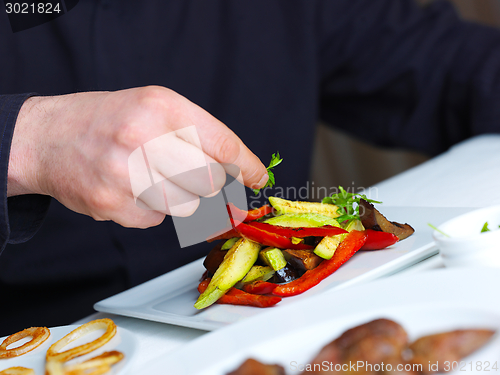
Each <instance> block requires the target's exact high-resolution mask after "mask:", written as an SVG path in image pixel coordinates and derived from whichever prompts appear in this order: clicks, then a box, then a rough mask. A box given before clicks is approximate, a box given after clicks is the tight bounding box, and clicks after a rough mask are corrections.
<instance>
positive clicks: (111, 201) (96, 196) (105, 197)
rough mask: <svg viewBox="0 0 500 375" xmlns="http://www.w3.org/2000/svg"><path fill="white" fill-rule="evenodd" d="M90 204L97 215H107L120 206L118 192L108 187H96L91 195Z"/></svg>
mask: <svg viewBox="0 0 500 375" xmlns="http://www.w3.org/2000/svg"><path fill="white" fill-rule="evenodd" d="M89 206H90V207H91V210H92V212H95V214H94V215H96V216H97V217H106V216H107V215H106V213H108V212H109V211H112V210H114V209H115V208H116V207H119V198H118V194H117V193H116V192H114V191H112V190H110V189H108V188H98V189H95V190H94V191H93V192H92V194H91V195H90V199H89ZM94 215H92V217H94Z"/></svg>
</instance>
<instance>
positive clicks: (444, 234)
mask: <svg viewBox="0 0 500 375" xmlns="http://www.w3.org/2000/svg"><path fill="white" fill-rule="evenodd" d="M427 225H428V226H430V227H431V228H432V229H434V230H435V231H436V232H439V233H441V234H442V235H443V236H445V237H448V238H450V236H449V235H447V234H446V233H445V232H443V231H442V230H441V229H439V228H438V227H436V226H434V225H432V224H431V223H427Z"/></svg>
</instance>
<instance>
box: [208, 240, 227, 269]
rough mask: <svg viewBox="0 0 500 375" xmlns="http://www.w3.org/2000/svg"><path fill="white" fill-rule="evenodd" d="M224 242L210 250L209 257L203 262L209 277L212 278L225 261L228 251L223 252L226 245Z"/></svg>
mask: <svg viewBox="0 0 500 375" xmlns="http://www.w3.org/2000/svg"><path fill="white" fill-rule="evenodd" d="M224 242H226V241H225V240H224V241H220V242H219V243H218V244H217V245H215V247H214V248H213V249H212V250H210V252H209V253H208V255H207V257H206V258H205V260H204V261H203V265H204V266H205V268H206V269H207V271H208V273H209V276H212V275H213V274H214V273H215V271H217V268H219V266H220V264H221V263H222V261H223V260H224V257H225V256H226V254H227V250H221V247H222V245H224Z"/></svg>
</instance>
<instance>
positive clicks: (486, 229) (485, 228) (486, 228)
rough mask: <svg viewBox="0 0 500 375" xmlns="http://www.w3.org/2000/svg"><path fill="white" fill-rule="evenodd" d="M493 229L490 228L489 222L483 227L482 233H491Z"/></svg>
mask: <svg viewBox="0 0 500 375" xmlns="http://www.w3.org/2000/svg"><path fill="white" fill-rule="evenodd" d="M498 228H500V225H499V226H498ZM490 231H491V229H490V228H488V222H486V223H484V225H483V227H482V228H481V233H484V232H490Z"/></svg>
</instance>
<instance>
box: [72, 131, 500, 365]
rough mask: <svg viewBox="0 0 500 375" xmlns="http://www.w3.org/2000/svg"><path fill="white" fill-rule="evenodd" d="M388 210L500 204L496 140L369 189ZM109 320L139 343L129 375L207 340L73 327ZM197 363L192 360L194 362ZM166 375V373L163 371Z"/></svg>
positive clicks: (122, 320) (153, 326)
mask: <svg viewBox="0 0 500 375" xmlns="http://www.w3.org/2000/svg"><path fill="white" fill-rule="evenodd" d="M368 194H369V195H370V196H371V198H374V199H378V200H381V201H383V202H384V205H388V206H424V207H482V206H488V205H493V204H500V135H488V136H481V137H476V138H473V139H470V140H468V141H466V142H463V143H461V144H459V145H457V146H455V147H453V148H452V149H450V150H449V151H448V152H446V153H444V154H442V155H440V156H438V157H436V158H434V159H432V160H429V161H428V162H426V163H423V164H421V165H419V166H417V167H415V168H413V169H410V170H408V171H406V172H404V173H401V174H400V175H397V176H395V177H392V178H390V179H388V180H386V181H383V182H381V183H379V184H377V185H376V186H374V187H373V188H371V189H369V191H368ZM101 317H110V318H112V319H113V320H114V321H115V322H116V323H117V325H118V326H120V327H123V328H126V329H128V330H130V331H131V332H132V333H134V334H135V335H136V337H137V338H138V341H139V346H140V347H139V351H138V353H137V355H135V356H134V359H133V363H132V366H131V368H130V371H129V373H130V374H140V373H141V369H142V368H143V367H144V365H145V364H146V363H148V362H150V361H151V360H153V359H155V358H158V357H160V356H162V355H164V354H165V353H168V352H170V351H172V350H174V349H175V348H178V347H180V346H181V345H183V344H185V343H187V342H189V341H191V340H194V339H196V338H197V337H200V336H201V335H204V334H207V333H206V332H204V331H199V330H195V329H191V328H184V327H177V326H173V325H169V324H163V323H155V322H150V321H144V320H140V319H134V318H126V317H121V316H115V315H110V314H103V313H96V314H94V315H92V316H89V317H88V318H86V319H84V320H82V321H79V322H77V323H83V322H85V321H90V320H92V319H96V318H101ZM194 358H196V357H195V356H193V359H194ZM165 373H166V374H167V373H168V370H167V369H166V371H165Z"/></svg>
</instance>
